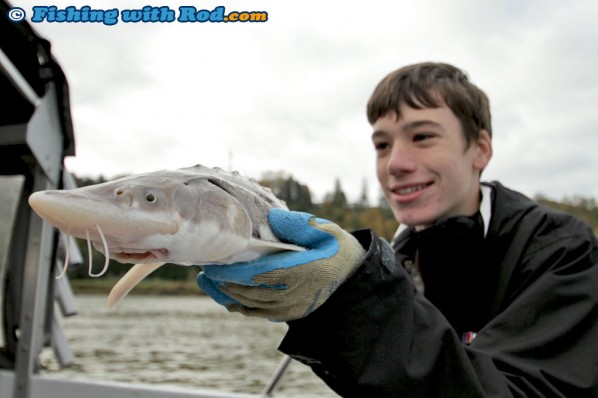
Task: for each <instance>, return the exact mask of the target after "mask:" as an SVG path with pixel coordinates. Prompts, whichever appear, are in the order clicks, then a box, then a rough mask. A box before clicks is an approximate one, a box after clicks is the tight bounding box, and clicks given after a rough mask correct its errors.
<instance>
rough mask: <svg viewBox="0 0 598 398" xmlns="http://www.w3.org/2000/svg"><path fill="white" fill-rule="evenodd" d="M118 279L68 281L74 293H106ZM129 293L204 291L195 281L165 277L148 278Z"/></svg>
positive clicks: (178, 294)
mask: <svg viewBox="0 0 598 398" xmlns="http://www.w3.org/2000/svg"><path fill="white" fill-rule="evenodd" d="M117 281H118V279H114V278H109V279H107V278H98V279H96V278H85V279H70V280H69V283H70V285H71V288H72V289H73V293H75V294H106V295H107V294H108V293H110V290H112V287H113V286H114V285H115V284H116V282H117ZM129 294H146V295H150V294H151V295H165V296H175V295H176V296H201V295H203V294H204V293H203V292H202V291H201V290H200V289H199V287H198V286H197V284H196V283H195V281H193V280H182V281H173V280H165V279H148V280H144V281H142V282H141V283H139V284H138V285H137V286H135V287H134V288H133V290H132V291H131V292H130V293H129Z"/></svg>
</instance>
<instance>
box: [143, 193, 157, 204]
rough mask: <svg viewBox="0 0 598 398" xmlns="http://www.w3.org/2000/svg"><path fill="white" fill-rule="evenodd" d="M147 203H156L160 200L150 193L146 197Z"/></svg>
mask: <svg viewBox="0 0 598 398" xmlns="http://www.w3.org/2000/svg"><path fill="white" fill-rule="evenodd" d="M145 201H146V202H147V203H156V202H157V201H158V198H157V197H156V195H154V194H153V193H148V194H146V195H145Z"/></svg>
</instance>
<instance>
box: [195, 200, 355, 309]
mask: <svg viewBox="0 0 598 398" xmlns="http://www.w3.org/2000/svg"><path fill="white" fill-rule="evenodd" d="M269 222H270V226H271V228H272V231H274V234H275V235H276V236H277V237H278V238H279V239H280V240H282V241H284V242H287V243H293V244H296V245H299V246H303V247H305V248H306V249H307V250H306V251H303V252H295V251H285V252H281V253H276V254H270V255H266V256H262V257H260V258H258V259H256V260H253V261H250V262H244V263H235V264H230V265H206V266H203V267H202V268H203V271H202V272H201V273H200V274H199V275H198V276H197V284H198V285H199V287H200V288H201V289H202V290H203V291H204V292H205V293H206V294H208V295H209V296H211V297H212V298H213V299H214V300H215V301H216V302H218V303H219V304H222V305H224V306H225V307H226V308H228V310H229V311H233V312H240V313H242V314H244V315H248V316H255V317H261V318H267V319H270V320H275V321H289V320H293V319H299V318H302V317H304V316H306V315H307V314H309V313H311V312H312V311H314V310H315V309H316V308H318V307H319V306H320V305H322V304H323V303H324V302H325V301H326V299H327V298H328V297H330V295H331V294H332V293H333V292H334V291H335V290H336V288H337V287H338V286H340V284H341V283H343V281H344V280H345V279H347V278H348V277H349V275H351V274H352V273H353V272H354V271H355V269H357V267H359V265H360V264H361V263H362V262H363V259H364V258H365V250H364V249H363V247H362V246H361V244H360V243H359V242H358V241H357V239H355V237H353V235H351V234H350V233H348V232H347V231H345V230H343V229H342V228H340V227H339V226H338V225H336V224H334V223H332V222H330V221H327V220H323V219H319V218H316V217H314V216H313V215H311V214H307V213H302V212H294V211H287V210H281V209H272V210H271V211H270V213H269Z"/></svg>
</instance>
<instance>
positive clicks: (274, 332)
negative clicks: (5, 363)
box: [42, 295, 337, 397]
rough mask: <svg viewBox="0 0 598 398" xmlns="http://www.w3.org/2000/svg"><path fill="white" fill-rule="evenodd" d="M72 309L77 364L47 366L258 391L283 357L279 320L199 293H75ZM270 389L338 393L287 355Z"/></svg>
mask: <svg viewBox="0 0 598 398" xmlns="http://www.w3.org/2000/svg"><path fill="white" fill-rule="evenodd" d="M76 302H77V307H78V310H79V313H78V314H77V315H75V316H73V317H70V318H66V319H63V320H62V324H63V328H64V330H65V334H66V335H67V338H68V340H69V344H70V347H71V349H72V350H73V353H74V355H75V359H76V365H75V366H73V367H71V368H68V369H63V370H59V371H58V370H57V369H56V365H55V363H54V361H53V356H52V355H50V353H47V352H44V355H43V357H42V361H43V363H44V365H46V366H47V368H48V372H51V373H54V374H55V375H56V376H60V377H71V378H72V377H78V378H85V379H100V380H111V381H125V382H142V383H151V384H160V385H166V386H168V385H176V386H182V387H185V388H201V389H217V390H220V391H229V392H242V393H251V394H259V393H261V392H262V390H263V388H264V386H265V385H266V383H267V382H268V380H269V379H270V376H271V375H272V373H273V372H274V369H275V368H276V366H277V365H278V363H279V362H280V361H281V359H282V358H283V356H282V354H281V353H280V352H278V351H277V350H276V347H277V346H278V344H279V342H280V340H281V339H282V336H283V335H284V333H285V330H286V326H285V325H284V324H279V323H272V322H268V321H264V320H261V319H252V318H246V317H243V316H240V315H238V314H231V313H228V312H227V311H226V310H224V309H223V308H222V307H220V306H218V305H217V304H215V303H214V302H213V301H211V300H210V299H208V298H206V297H203V296H199V297H164V296H129V297H127V298H125V299H124V300H123V301H122V302H121V303H120V305H119V307H118V308H117V309H116V310H113V311H109V310H108V309H107V308H106V296H95V295H93V296H88V295H84V296H77V298H76ZM275 396H276V397H337V395H336V394H335V393H333V392H332V391H330V390H329V389H328V387H327V386H326V385H325V384H324V383H323V382H322V381H321V380H320V379H318V378H317V377H316V376H314V375H313V374H312V373H311V370H310V369H309V368H307V367H305V366H304V365H302V364H300V363H298V362H293V363H292V364H291V366H290V368H289V369H288V372H287V373H286V375H285V377H284V379H283V381H282V384H281V387H280V388H279V390H278V392H277V394H276V395H275Z"/></svg>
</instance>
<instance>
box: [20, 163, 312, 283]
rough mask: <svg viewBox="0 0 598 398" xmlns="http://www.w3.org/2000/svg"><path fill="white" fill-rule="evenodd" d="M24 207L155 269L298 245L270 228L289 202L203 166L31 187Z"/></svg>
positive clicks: (245, 257) (109, 253)
mask: <svg viewBox="0 0 598 398" xmlns="http://www.w3.org/2000/svg"><path fill="white" fill-rule="evenodd" d="M29 204H30V205H31V207H32V208H33V210H34V211H35V212H36V213H37V214H38V215H39V216H40V217H42V218H43V219H44V220H46V221H47V222H49V223H50V224H52V225H53V226H55V227H56V228H58V229H59V230H60V231H62V232H63V233H64V234H66V235H69V236H74V237H77V238H82V239H87V240H88V241H90V242H91V243H92V244H93V246H94V247H95V248H96V249H97V250H98V251H100V252H102V253H103V254H104V255H105V256H106V257H107V258H108V257H110V258H113V259H114V260H116V261H118V262H121V263H131V264H144V265H146V264H152V268H153V269H155V268H157V263H158V264H159V263H173V264H178V265H203V264H230V263H235V262H238V261H250V260H253V259H255V258H257V257H260V256H262V255H264V254H267V253H272V252H278V251H283V250H302V248H299V247H297V246H294V245H290V244H285V243H282V242H280V241H279V240H278V239H277V238H276V236H275V235H274V233H273V232H272V230H271V229H270V226H269V224H268V217H267V216H268V212H269V210H270V209H271V208H274V207H277V208H284V209H286V205H285V203H284V202H283V201H281V200H280V199H278V198H277V197H276V196H275V195H274V194H273V193H272V192H271V191H270V190H269V189H268V188H264V187H262V186H261V185H259V184H258V183H257V182H256V181H255V180H252V179H248V178H245V177H243V176H241V175H239V174H238V173H229V172H226V171H224V170H222V169H219V168H209V167H205V166H202V165H196V166H193V167H189V168H183V169H178V170H160V171H155V172H150V173H144V174H138V175H133V176H128V177H124V178H120V179H117V180H114V181H109V182H105V183H102V184H97V185H92V186H87V187H82V188H76V189H72V190H50V191H41V192H36V193H34V194H32V195H31V196H30V197H29ZM140 267H142V266H139V267H137V269H140ZM133 269H135V268H133ZM153 269H152V270H153ZM143 272H146V274H147V273H149V272H151V271H150V270H149V268H147V267H146V268H144V271H143ZM125 278H126V276H125ZM138 278H139V275H137V276H135V278H133V279H138ZM133 279H130V280H129V282H127V283H129V284H130V283H131V281H132V280H133ZM137 282H138V281H137ZM119 283H120V282H119ZM135 283H136V282H135ZM131 288H132V287H131ZM129 290H130V288H129ZM125 294H126V293H125Z"/></svg>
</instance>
